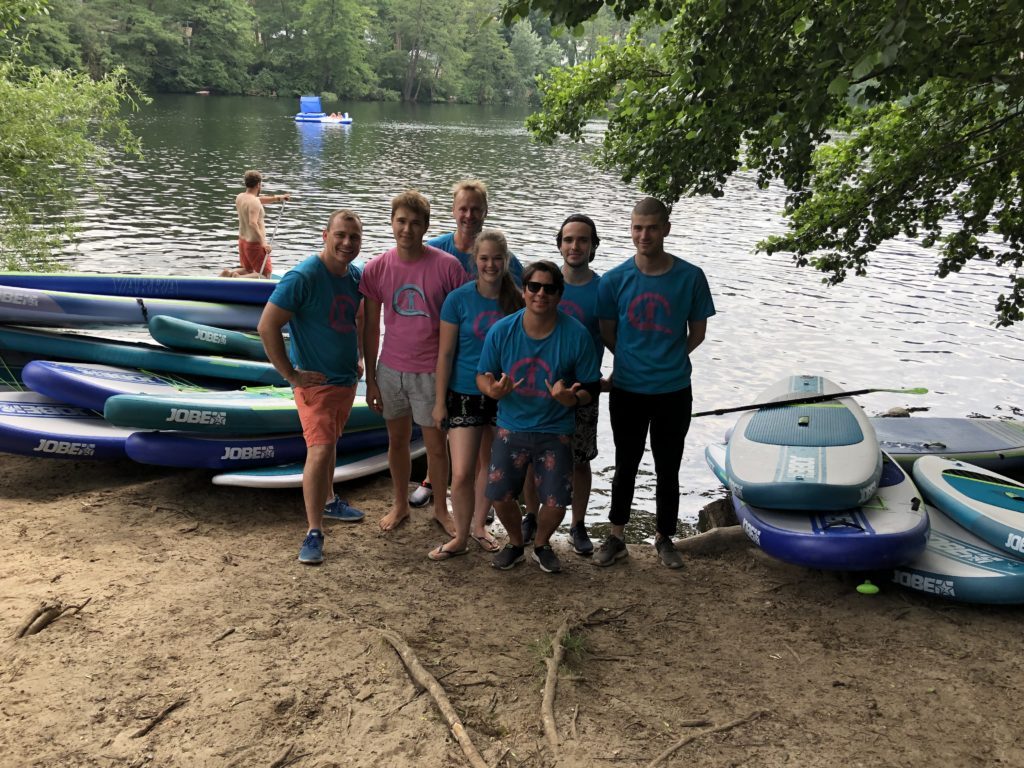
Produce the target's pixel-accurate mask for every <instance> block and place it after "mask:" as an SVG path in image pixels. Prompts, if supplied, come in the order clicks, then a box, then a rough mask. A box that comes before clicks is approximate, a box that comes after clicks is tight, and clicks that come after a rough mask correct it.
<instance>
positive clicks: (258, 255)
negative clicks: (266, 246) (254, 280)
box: [238, 237, 273, 277]
mask: <svg viewBox="0 0 1024 768" xmlns="http://www.w3.org/2000/svg"><path fill="white" fill-rule="evenodd" d="M264 256H266V259H267V261H266V263H264V261H263V258H264ZM238 262H239V263H240V264H241V265H242V266H243V267H244V268H245V269H247V270H249V271H250V272H259V271H260V267H262V268H263V275H264V277H270V273H271V272H272V271H273V270H272V269H271V268H270V256H269V255H268V254H267V253H266V252H265V251H264V250H263V243H251V242H249V241H248V240H246V239H245V238H244V237H240V238H238Z"/></svg>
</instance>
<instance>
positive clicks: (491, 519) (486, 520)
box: [484, 507, 494, 525]
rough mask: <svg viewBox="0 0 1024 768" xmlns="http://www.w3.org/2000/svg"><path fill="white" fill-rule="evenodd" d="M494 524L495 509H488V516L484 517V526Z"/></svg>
mask: <svg viewBox="0 0 1024 768" xmlns="http://www.w3.org/2000/svg"><path fill="white" fill-rule="evenodd" d="M493 522H494V507H489V508H488V509H487V514H486V515H485V516H484V525H490V524H491V523H493Z"/></svg>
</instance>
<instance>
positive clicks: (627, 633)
mask: <svg viewBox="0 0 1024 768" xmlns="http://www.w3.org/2000/svg"><path fill="white" fill-rule="evenodd" d="M2 467H3V469H2V472H0V498H2V506H0V542H2V543H0V547H2V562H3V567H2V569H0V597H2V602H0V633H2V634H3V636H4V638H5V639H4V642H5V643H6V644H7V648H6V649H5V654H4V663H3V664H2V666H0V714H2V723H3V726H2V728H0V765H4V766H142V765H154V766H279V767H280V766H284V765H296V766H319V767H321V768H325V767H326V766H373V767H374V768H385V767H390V766H417V768H432V767H433V766H462V765H469V762H468V761H467V759H466V757H465V756H464V753H463V750H462V749H461V748H460V745H459V742H458V741H456V739H455V738H453V736H452V735H451V733H450V731H449V728H448V726H447V725H446V723H445V721H444V719H443V718H442V716H441V714H440V712H439V710H438V707H437V705H436V704H435V702H434V700H433V698H432V697H431V695H430V694H429V693H428V692H426V691H424V690H423V689H421V688H419V687H417V686H416V685H415V684H414V683H413V682H412V680H411V678H410V675H409V673H408V672H407V670H406V668H405V666H404V665H403V663H402V661H401V659H400V658H399V656H398V654H397V653H396V652H395V650H394V649H393V648H392V646H391V645H389V644H388V643H387V642H385V640H384V638H383V635H382V634H381V632H380V630H381V629H387V630H390V631H392V632H394V633H395V635H396V636H398V637H400V638H402V639H403V640H404V642H406V643H407V644H408V646H409V648H410V649H411V650H412V652H413V653H414V654H415V656H416V657H417V658H418V660H419V661H420V662H421V663H422V665H423V666H424V667H425V668H426V669H427V670H428V671H429V672H430V673H432V674H433V676H434V677H435V678H436V679H437V680H438V681H439V684H440V686H441V687H442V689H443V691H444V692H445V694H446V696H447V697H448V699H449V701H450V703H451V705H452V707H453V709H454V712H455V713H456V714H457V716H458V717H459V718H461V721H462V722H463V723H464V724H465V729H466V734H467V736H468V737H469V739H471V741H472V743H473V744H474V745H475V748H476V749H477V750H479V752H480V753H481V755H482V759H483V761H485V763H486V764H487V765H492V766H493V765H502V766H555V765H557V766H602V765H607V766H633V765H638V766H640V765H649V764H652V761H654V764H657V765H663V766H744V768H754V767H756V766H766V767H768V766H772V767H774V766H799V767H800V768H810V767H812V766H822V767H823V768H825V767H827V768H836V767H837V766H908V767H911V766H912V767H915V768H916V767H918V766H925V765H927V766H949V767H950V768H954V767H955V768H963V766H993V765H1005V766H1020V765H1024V741H1022V740H1021V737H1020V728H1019V723H1020V715H1019V711H1018V710H1019V704H1018V696H1019V695H1020V693H1021V684H1020V675H1019V663H1018V662H1019V651H1020V633H1021V612H1020V610H1019V609H1016V608H986V607H971V606H962V605H955V604H949V603H944V602H939V601H937V600H934V599H929V598H927V597H925V596H920V595H916V594H912V593H906V592H903V591H900V590H898V589H897V588H895V587H890V586H888V585H883V589H882V592H881V594H879V595H876V596H873V597H867V596H863V595H859V594H858V593H857V592H856V591H855V589H854V587H855V582H854V581H851V580H849V579H846V578H843V577H841V576H837V575H834V574H823V573H817V572H812V571H807V570H803V569H799V568H795V567H790V566H787V565H784V564H781V563H777V562H775V561H772V560H770V559H767V558H766V557H764V556H763V555H761V554H760V553H758V552H756V551H754V550H752V549H750V548H749V547H748V546H747V545H746V544H743V543H741V544H739V545H736V546H732V547H729V548H727V549H725V550H723V551H721V552H718V553H713V554H707V555H703V556H691V557H688V560H687V567H686V568H685V569H684V570H683V571H682V572H670V571H667V570H666V569H664V568H662V567H660V566H659V565H658V564H657V561H656V560H655V557H654V553H653V551H652V550H651V548H650V547H647V546H641V545H631V547H630V549H631V557H630V558H629V559H628V560H626V561H625V562H624V563H623V564H622V565H619V566H616V567H614V568H609V569H598V568H594V567H593V566H591V565H590V564H589V563H588V562H587V561H586V560H583V559H581V558H578V557H576V556H574V555H573V554H572V553H570V552H569V551H567V550H565V549H564V544H563V545H562V546H563V551H562V558H563V562H564V564H565V572H564V573H562V574H560V575H557V576H550V575H546V574H543V573H541V572H540V571H539V570H538V569H537V568H536V566H535V564H533V563H532V562H530V561H528V562H527V563H526V564H524V565H522V566H520V567H518V568H517V569H515V570H513V571H510V572H499V571H495V570H494V569H492V568H490V567H489V556H488V555H486V554H484V553H483V552H482V551H480V550H479V549H474V550H473V551H472V552H471V553H470V555H469V556H467V557H461V558H456V559H454V560H452V561H450V562H446V563H440V564H438V563H433V562H431V561H429V560H428V559H427V558H426V556H425V555H426V552H427V550H428V549H429V548H430V546H431V545H436V544H437V543H440V541H442V540H443V536H442V535H441V534H440V531H439V530H438V529H437V528H436V527H435V526H433V525H432V524H431V523H430V522H429V520H428V517H427V515H426V514H424V513H416V514H414V518H413V520H412V521H411V522H410V523H409V524H407V525H405V526H404V527H403V528H401V529H400V530H398V531H396V532H394V533H392V534H388V535H382V534H381V533H380V532H379V530H378V528H377V526H376V520H377V519H379V517H380V516H381V515H383V514H384V513H385V512H386V510H387V506H388V503H389V499H388V493H389V482H388V480H387V479H386V478H385V477H378V478H376V479H373V480H370V481H366V482H363V483H358V484H354V485H353V486H350V487H349V488H347V489H346V490H347V492H348V494H349V495H350V497H351V498H352V500H353V501H354V502H357V503H358V505H359V506H361V507H362V508H363V509H364V510H365V511H366V512H367V518H368V519H367V521H366V522H364V523H361V524H356V525H352V524H347V525H346V524H341V523H329V528H328V531H327V557H328V559H327V561H326V563H325V564H324V565H323V566H322V567H319V568H311V567H304V566H302V565H300V564H299V563H298V562H297V561H296V553H297V549H298V545H299V543H300V540H301V537H302V533H303V523H302V519H301V512H300V510H301V504H300V496H299V492H298V491H284V492H281V491H278V492H270V491H262V492H259V491H245V490H237V489H229V488H216V487H214V486H212V485H210V483H209V476H208V473H205V472H200V471H196V472H180V471H169V470H162V469H158V468H149V467H144V466H139V465H135V464H130V463H123V464H121V463H118V464H86V463H71V462H60V461H46V460H40V459H28V458H18V457H12V456H4V457H3V459H2ZM599 517H600V516H599V515H595V518H599ZM600 531H601V529H600V526H598V533H600ZM86 600H88V601H89V602H88V604H87V605H85V607H84V608H83V609H81V610H80V611H78V612H74V611H71V612H69V613H67V614H65V615H64V616H62V617H60V618H59V619H57V620H56V621H54V622H53V623H52V624H50V625H49V626H47V627H46V628H45V629H43V630H42V631H41V632H39V633H38V634H34V635H32V636H29V637H23V638H21V639H14V637H13V636H14V634H15V632H16V631H17V630H18V629H19V627H20V626H21V625H22V623H23V621H24V620H25V619H26V617H27V616H29V615H30V614H31V613H32V612H33V609H35V608H36V607H37V606H39V605H40V604H41V603H42V602H44V601H50V602H60V603H62V604H64V605H80V604H82V603H83V602H85V601H86ZM566 619H567V620H568V625H569V628H570V631H569V636H568V640H567V642H566V644H565V645H566V647H567V652H566V658H565V660H564V662H563V664H562V665H561V667H560V669H559V670H558V674H557V677H556V678H553V680H554V682H555V686H554V687H553V688H552V687H550V686H549V687H548V690H549V692H553V695H554V699H553V706H552V708H551V716H552V719H551V720H550V721H549V722H550V723H551V725H552V726H553V728H552V730H551V732H550V736H549V735H548V734H546V733H545V729H544V722H543V717H542V697H543V695H544V692H545V676H546V668H545V659H546V658H547V657H548V656H549V655H550V653H551V639H552V637H553V636H554V635H555V633H556V631H557V630H558V628H559V627H560V626H561V625H562V623H563V621H565V620H566ZM680 742H685V743H680ZM672 747H677V748H676V749H675V751H674V752H672V753H671V754H670V755H667V756H665V755H664V754H663V753H665V752H666V751H667V750H669V749H670V748H672ZM659 756H662V759H660V760H659V759H658V758H659Z"/></svg>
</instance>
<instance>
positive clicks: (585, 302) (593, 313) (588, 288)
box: [558, 274, 604, 365]
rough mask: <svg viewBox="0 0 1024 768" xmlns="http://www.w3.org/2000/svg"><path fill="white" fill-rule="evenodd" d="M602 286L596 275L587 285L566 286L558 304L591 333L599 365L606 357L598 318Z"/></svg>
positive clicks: (598, 276)
mask: <svg viewBox="0 0 1024 768" xmlns="http://www.w3.org/2000/svg"><path fill="white" fill-rule="evenodd" d="M600 284H601V276H600V275H598V274H595V275H594V277H593V278H591V280H590V282H588V283H587V284H586V285H569V283H566V284H565V292H564V293H563V294H562V300H561V301H560V302H558V309H559V311H560V312H565V314H567V315H569V317H575V318H576V319H577V320H579V321H580V322H581V323H583V327H584V328H586V329H587V330H588V331H590V338H591V339H592V340H593V342H594V352H596V353H597V364H598V365H600V364H601V358H602V357H604V341H602V340H601V323H600V322H599V320H598V317H597V295H598V286H600Z"/></svg>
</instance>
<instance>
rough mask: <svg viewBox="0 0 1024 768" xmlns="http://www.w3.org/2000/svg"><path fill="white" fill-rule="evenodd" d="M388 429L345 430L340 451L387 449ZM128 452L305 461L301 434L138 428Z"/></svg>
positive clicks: (150, 460) (170, 457) (181, 461)
mask: <svg viewBox="0 0 1024 768" xmlns="http://www.w3.org/2000/svg"><path fill="white" fill-rule="evenodd" d="M387 446H388V432H387V430H386V429H372V430H365V431H362V432H346V433H345V434H344V435H342V437H341V439H340V440H338V445H337V450H338V454H339V455H342V454H349V453H357V452H360V451H369V450H376V451H380V450H382V449H386V448H387ZM125 452H126V453H127V454H128V457H129V458H130V459H132V460H133V461H137V462H139V463H140V464H157V465H160V466H164V467H193V468H204V469H219V470H231V469H238V468H241V467H263V466H273V465H276V464H284V463H290V462H295V461H304V460H305V458H306V441H305V440H304V439H303V437H302V435H264V436H261V437H218V436H215V435H209V436H206V435H198V434H193V433H189V432H136V433H135V434H134V435H132V436H131V437H129V438H128V442H127V443H126V444H125Z"/></svg>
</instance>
